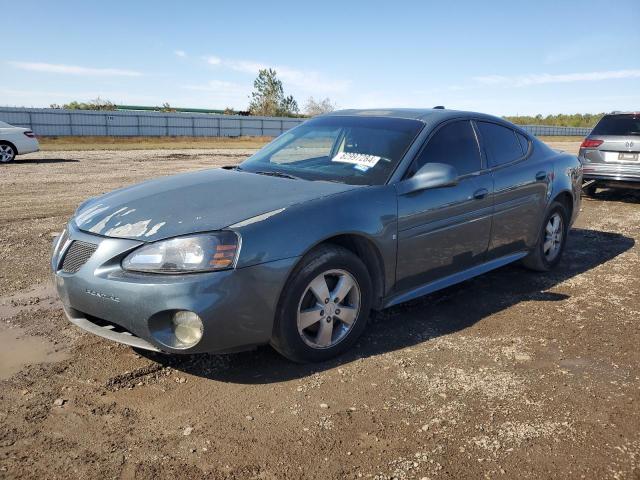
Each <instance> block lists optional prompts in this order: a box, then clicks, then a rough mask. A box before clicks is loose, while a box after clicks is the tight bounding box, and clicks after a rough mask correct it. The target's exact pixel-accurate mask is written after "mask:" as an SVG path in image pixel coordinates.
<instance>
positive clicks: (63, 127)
mask: <svg viewBox="0 0 640 480" xmlns="http://www.w3.org/2000/svg"><path fill="white" fill-rule="evenodd" d="M0 120H2V121H3V122H7V123H10V124H12V125H16V126H18V127H25V128H30V129H31V130H33V131H34V132H35V133H36V135H50V136H68V135H79V136H89V135H96V136H128V137H136V136H186V137H239V136H243V135H245V136H265V137H277V136H278V135H280V134H281V133H283V132H286V131H287V130H289V129H290V128H293V127H295V126H296V125H299V124H300V123H302V122H303V121H304V119H301V118H281V117H243V116H237V115H210V114H200V113H196V114H189V113H163V112H141V111H115V112H104V111H90V110H58V109H51V108H12V107H0ZM523 128H524V129H525V130H527V131H528V132H529V133H531V134H532V135H538V136H539V135H552V136H558V135H563V136H565V135H566V136H580V137H584V136H586V135H588V133H589V131H590V130H591V129H590V128H578V127H554V126H547V125H524V126H523Z"/></svg>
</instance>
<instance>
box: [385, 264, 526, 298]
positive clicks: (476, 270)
mask: <svg viewBox="0 0 640 480" xmlns="http://www.w3.org/2000/svg"><path fill="white" fill-rule="evenodd" d="M528 253H529V252H518V253H512V254H511V255H507V256H505V257H500V258H496V259H495V260H491V261H490V262H487V263H483V264H482V265H478V266H475V267H472V268H469V269H467V270H463V271H461V272H457V273H454V274H453V275H449V276H448V277H444V278H440V279H438V280H434V281H433V282H430V283H426V284H424V285H421V286H419V287H417V288H414V289H412V290H409V291H408V292H403V293H400V294H397V295H392V296H391V297H389V298H387V300H386V301H385V303H384V308H388V307H392V306H394V305H398V304H399V303H403V302H406V301H409V300H413V299H414V298H418V297H422V296H423V295H428V294H429V293H433V292H436V291H438V290H442V289H443V288H447V287H450V286H451V285H455V284H456V283H460V282H464V281H465V280H469V279H470V278H474V277H477V276H478V275H482V274H483V273H486V272H489V271H491V270H495V269H496V268H500V267H503V266H505V265H507V264H509V263H513V262H515V261H517V260H520V259H521V258H524V257H526V256H527V255H528Z"/></svg>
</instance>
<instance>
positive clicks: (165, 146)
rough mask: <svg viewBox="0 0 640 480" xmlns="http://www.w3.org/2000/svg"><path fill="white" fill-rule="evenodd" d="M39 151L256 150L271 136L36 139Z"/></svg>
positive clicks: (268, 140)
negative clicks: (38, 142)
mask: <svg viewBox="0 0 640 480" xmlns="http://www.w3.org/2000/svg"><path fill="white" fill-rule="evenodd" d="M38 140H39V141H40V149H41V150H42V151H45V152H46V151H57V150H156V149H162V150H181V149H188V148H238V149H244V148H260V147H262V146H264V145H265V144H266V143H268V142H270V141H271V140H272V139H271V137H38Z"/></svg>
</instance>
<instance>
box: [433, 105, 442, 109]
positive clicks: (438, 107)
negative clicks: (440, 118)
mask: <svg viewBox="0 0 640 480" xmlns="http://www.w3.org/2000/svg"><path fill="white" fill-rule="evenodd" d="M433 109H434V110H444V105H436V106H435V107H433Z"/></svg>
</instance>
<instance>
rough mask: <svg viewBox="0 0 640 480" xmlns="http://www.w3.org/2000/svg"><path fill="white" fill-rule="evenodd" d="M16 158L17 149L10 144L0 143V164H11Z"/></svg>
mask: <svg viewBox="0 0 640 480" xmlns="http://www.w3.org/2000/svg"><path fill="white" fill-rule="evenodd" d="M15 158H16V147H14V146H13V145H11V144H10V143H8V142H0V163H11V162H13V160H14V159H15Z"/></svg>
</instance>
